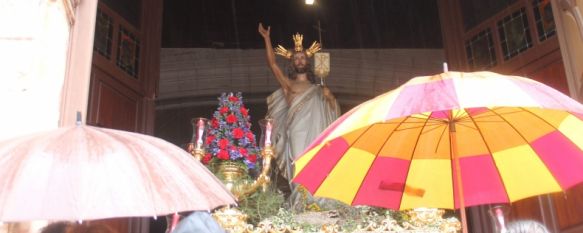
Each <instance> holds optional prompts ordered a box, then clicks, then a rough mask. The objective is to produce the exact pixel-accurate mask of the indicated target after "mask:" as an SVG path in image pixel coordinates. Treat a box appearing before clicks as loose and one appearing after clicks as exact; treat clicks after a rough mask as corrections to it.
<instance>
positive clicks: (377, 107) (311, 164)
mask: <svg viewBox="0 0 583 233" xmlns="http://www.w3.org/2000/svg"><path fill="white" fill-rule="evenodd" d="M582 120H583V105H581V104H579V103H578V102H576V101H574V100H572V99H571V98H569V97H567V96H565V95H563V94H562V93H560V92H558V91H556V90H554V89H552V88H550V87H548V86H546V85H544V84H541V83H539V82H536V81H533V80H530V79H527V78H521V77H516V76H504V75H500V74H496V73H492V72H475V73H459V72H446V73H442V74H438V75H434V76H424V77H416V78H413V79H411V80H410V81H408V82H407V83H405V84H404V85H402V86H400V87H399V88H397V89H395V90H393V91H390V92H388V93H385V94H383V95H381V96H378V97H376V98H374V99H372V100H370V101H367V102H365V103H363V104H361V105H359V106H357V107H355V108H354V109H352V110H351V111H350V112H348V113H346V114H344V115H343V116H342V117H340V118H339V119H338V120H337V121H335V122H334V123H333V124H332V125H331V126H330V127H328V129H326V130H325V131H324V132H323V133H322V134H321V135H320V136H319V137H318V138H317V139H316V140H315V141H314V143H312V145H311V146H310V147H308V148H307V149H306V151H305V152H304V154H303V155H301V156H299V157H298V158H297V160H296V163H295V177H294V180H293V181H294V182H296V183H299V184H301V185H303V186H305V188H306V189H307V190H309V191H310V192H311V193H312V194H314V195H315V196H321V197H328V198H334V199H337V200H340V201H342V202H345V203H348V204H351V205H372V206H379V207H385V208H391V209H399V210H403V209H411V208H416V207H434V208H447V209H457V208H461V209H462V210H463V207H465V206H474V205H480V204H488V203H508V202H513V201H516V200H520V199H524V198H527V197H531V196H535V195H540V194H545V193H552V192H560V191H563V190H565V189H568V188H569V187H572V186H574V185H576V184H578V183H580V182H582V181H583V170H582V169H581V168H582V167H583V134H581V133H580V132H583V122H582ZM464 215H465V214H464V211H462V219H463V220H465V219H464V218H465V216H464Z"/></svg>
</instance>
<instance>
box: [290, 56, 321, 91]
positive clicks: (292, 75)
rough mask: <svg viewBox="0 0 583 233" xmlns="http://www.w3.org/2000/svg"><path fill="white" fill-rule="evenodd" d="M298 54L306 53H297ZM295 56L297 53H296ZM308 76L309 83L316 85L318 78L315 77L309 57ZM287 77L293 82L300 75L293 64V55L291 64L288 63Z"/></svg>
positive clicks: (307, 59)
mask: <svg viewBox="0 0 583 233" xmlns="http://www.w3.org/2000/svg"><path fill="white" fill-rule="evenodd" d="M296 53H304V52H296ZM294 54H295V53H294ZM306 67H307V70H306V75H307V76H308V81H310V82H311V83H312V84H315V83H316V78H315V77H316V76H315V75H314V70H313V69H312V63H310V59H309V58H308V56H306ZM286 70H287V77H288V78H289V79H291V80H296V77H297V75H298V72H296V69H295V68H294V62H293V55H292V58H291V59H290V62H289V63H288V65H287V67H286Z"/></svg>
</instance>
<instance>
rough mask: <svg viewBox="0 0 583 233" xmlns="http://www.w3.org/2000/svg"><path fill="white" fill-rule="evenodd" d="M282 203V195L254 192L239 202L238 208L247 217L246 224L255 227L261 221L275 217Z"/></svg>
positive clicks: (271, 191) (272, 192)
mask: <svg viewBox="0 0 583 233" xmlns="http://www.w3.org/2000/svg"><path fill="white" fill-rule="evenodd" d="M283 202H284V197H283V194H282V193H280V192H278V191H276V190H273V189H268V190H266V191H265V192H262V191H258V192H255V193H253V194H251V195H250V196H248V197H247V198H245V199H243V200H240V202H239V208H240V209H241V211H243V213H245V214H247V215H248V217H249V218H248V223H250V224H253V225H257V224H258V223H259V222H260V221H261V220H263V219H265V218H268V217H270V216H274V215H276V214H277V213H278V211H279V209H280V208H281V206H282V205H283Z"/></svg>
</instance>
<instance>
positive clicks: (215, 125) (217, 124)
mask: <svg viewBox="0 0 583 233" xmlns="http://www.w3.org/2000/svg"><path fill="white" fill-rule="evenodd" d="M211 127H213V128H215V129H216V128H219V121H218V120H217V118H213V119H212V120H211Z"/></svg>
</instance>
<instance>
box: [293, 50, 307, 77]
mask: <svg viewBox="0 0 583 233" xmlns="http://www.w3.org/2000/svg"><path fill="white" fill-rule="evenodd" d="M292 64H293V67H294V69H295V71H296V72H297V73H300V74H302V73H306V72H308V69H309V67H308V57H307V56H306V54H305V53H294V55H293V57H292Z"/></svg>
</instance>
